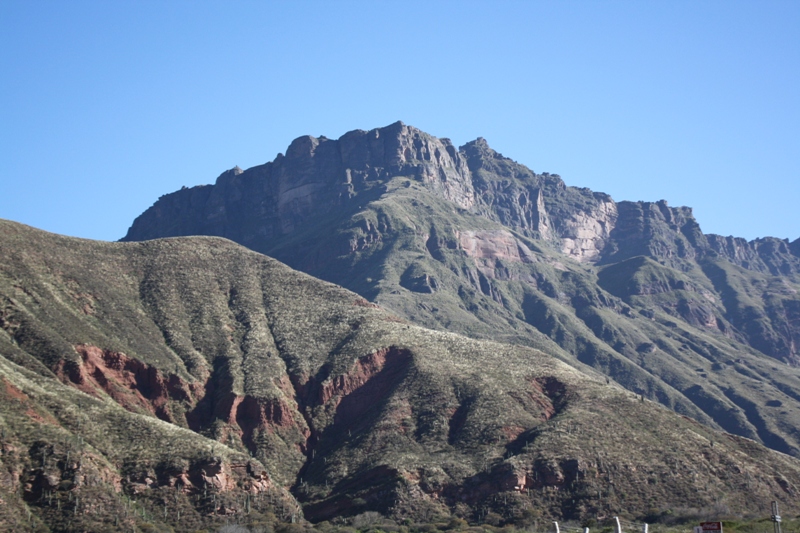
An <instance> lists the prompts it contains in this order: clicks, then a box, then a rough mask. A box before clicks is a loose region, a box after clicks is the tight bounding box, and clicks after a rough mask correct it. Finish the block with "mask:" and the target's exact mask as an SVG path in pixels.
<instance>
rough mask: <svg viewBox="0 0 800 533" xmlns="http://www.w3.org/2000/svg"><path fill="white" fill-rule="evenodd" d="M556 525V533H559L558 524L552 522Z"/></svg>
mask: <svg viewBox="0 0 800 533" xmlns="http://www.w3.org/2000/svg"><path fill="white" fill-rule="evenodd" d="M553 523H554V524H555V525H556V533H561V530H560V529H558V522H553Z"/></svg>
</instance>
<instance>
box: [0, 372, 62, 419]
mask: <svg viewBox="0 0 800 533" xmlns="http://www.w3.org/2000/svg"><path fill="white" fill-rule="evenodd" d="M3 384H4V385H5V395H6V396H7V397H9V398H13V399H14V400H19V402H20V403H21V404H23V405H24V404H26V403H28V401H29V400H30V398H29V397H28V395H27V394H25V393H24V392H22V391H21V390H19V389H18V388H17V387H16V386H14V384H13V383H11V382H10V381H8V380H7V379H6V378H3ZM24 414H25V416H27V417H28V418H30V419H31V420H34V421H35V422H39V423H40V424H52V425H54V426H58V425H60V424H59V423H58V420H56V419H55V418H53V417H52V416H51V415H49V414H45V415H44V416H43V415H41V414H39V413H38V412H37V411H36V410H35V409H34V408H33V407H31V406H27V407H26V409H25V412H24Z"/></svg>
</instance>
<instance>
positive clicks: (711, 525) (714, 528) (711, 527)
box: [700, 522, 722, 533]
mask: <svg viewBox="0 0 800 533" xmlns="http://www.w3.org/2000/svg"><path fill="white" fill-rule="evenodd" d="M700 527H701V528H703V533H705V532H706V531H708V532H713V533H722V522H700Z"/></svg>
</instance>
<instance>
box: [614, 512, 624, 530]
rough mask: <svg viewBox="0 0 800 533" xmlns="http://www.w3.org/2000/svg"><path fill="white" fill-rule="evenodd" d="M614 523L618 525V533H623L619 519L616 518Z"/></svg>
mask: <svg viewBox="0 0 800 533" xmlns="http://www.w3.org/2000/svg"><path fill="white" fill-rule="evenodd" d="M614 521H615V522H616V523H617V533H622V525H620V523H619V517H618V516H615V517H614Z"/></svg>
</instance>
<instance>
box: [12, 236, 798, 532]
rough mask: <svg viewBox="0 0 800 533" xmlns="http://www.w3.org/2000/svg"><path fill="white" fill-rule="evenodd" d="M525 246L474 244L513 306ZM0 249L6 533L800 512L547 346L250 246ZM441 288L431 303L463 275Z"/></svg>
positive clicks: (729, 441)
mask: <svg viewBox="0 0 800 533" xmlns="http://www.w3.org/2000/svg"><path fill="white" fill-rule="evenodd" d="M428 238H431V237H430V235H429V236H428ZM519 239H520V238H519V237H515V236H513V234H511V233H510V232H508V231H505V232H491V231H475V232H471V233H466V234H464V235H461V236H460V238H459V240H458V242H459V243H461V244H456V246H463V248H464V249H465V250H467V251H468V253H469V254H470V255H468V257H469V258H470V261H472V260H473V259H474V260H475V261H481V262H482V261H486V262H487V263H486V265H487V267H486V268H488V265H493V268H494V269H495V274H494V276H495V277H494V278H492V279H491V280H486V278H484V279H485V282H486V283H489V285H488V286H489V287H490V288H491V290H496V291H501V292H500V295H501V296H502V295H503V292H502V291H503V288H502V287H501V286H500V285H492V284H491V283H498V282H499V280H500V279H501V278H504V276H506V269H505V268H500V267H497V263H496V262H497V261H502V262H507V263H508V265H531V264H534V263H532V262H529V261H533V262H537V261H539V259H537V258H536V252H534V251H533V250H531V249H530V248H527V247H521V246H520V243H521V241H520V240H519ZM448 242H449V241H447V240H443V241H442V244H443V246H442V248H441V249H439V250H438V252H437V253H441V257H442V258H444V259H445V260H446V259H447V258H448V256H449V255H450V254H452V253H453V250H454V249H451V248H448V247H447V244H448ZM423 246H424V244H423ZM0 247H2V249H3V250H6V251H8V253H4V254H2V255H0V302H2V307H0V429H1V430H2V431H0V451H2V455H0V497H2V498H3V502H4V505H3V506H0V524H2V525H3V526H4V527H5V526H7V527H6V529H9V530H10V529H12V528H17V529H24V528H25V527H28V526H29V525H30V524H31V523H33V524H34V525H35V526H36V527H38V528H40V529H45V528H49V529H51V530H53V529H61V530H88V531H104V530H115V529H119V528H120V527H123V528H133V527H136V528H137V529H142V530H148V529H152V530H159V529H167V528H172V529H175V530H176V531H196V530H198V529H200V528H210V527H215V526H219V525H221V524H222V523H223V522H225V521H228V520H231V521H235V522H237V523H246V524H249V523H253V524H265V523H266V524H267V525H272V526H274V525H275V521H276V519H277V520H279V521H284V522H288V521H290V520H291V518H292V515H294V516H295V517H300V516H301V515H302V514H303V513H305V516H306V517H307V518H309V519H313V520H315V521H317V520H323V519H330V518H333V517H337V516H348V515H355V514H358V513H362V512H364V511H378V512H381V513H383V514H385V515H387V516H391V517H394V518H397V519H402V518H411V519H415V520H420V519H423V520H425V519H428V520H429V519H430V518H431V517H434V516H436V517H441V516H444V517H448V516H450V515H452V516H457V517H461V518H465V519H468V520H471V521H476V520H481V517H482V516H483V515H485V513H486V512H487V511H490V512H492V513H496V514H497V515H500V516H501V517H502V518H501V519H502V520H507V521H513V520H514V519H515V517H516V518H519V517H520V516H522V515H523V513H524V511H525V510H530V509H535V510H537V512H538V513H540V515H541V516H542V517H554V518H570V519H585V518H600V519H602V518H603V517H607V516H613V515H615V514H620V515H621V516H623V517H629V518H633V517H640V516H642V515H643V514H644V513H646V512H648V511H650V509H651V508H652V502H653V501H654V500H657V501H659V502H660V504H661V505H662V506H664V509H669V508H672V509H679V508H681V507H688V506H693V507H704V506H710V505H727V506H729V508H730V509H734V510H736V512H747V511H755V510H757V509H761V508H763V507H764V506H765V505H768V502H769V501H771V500H772V499H774V498H776V497H779V498H780V499H781V500H782V501H785V502H786V504H785V505H784V506H783V507H782V509H783V510H784V512H785V513H789V512H797V511H800V508H798V507H797V503H796V502H797V501H798V499H797V495H798V493H800V462H798V460H797V459H794V458H791V457H788V456H786V455H784V454H779V453H776V452H774V451H772V450H769V449H767V448H765V447H763V446H761V445H758V444H757V443H755V442H753V441H751V440H748V439H743V438H740V437H736V436H734V435H730V434H726V433H722V432H719V431H716V430H714V429H712V428H710V427H708V426H703V425H701V424H699V423H698V422H696V421H695V420H692V419H689V418H687V417H682V416H678V415H677V414H675V413H672V412H671V411H669V410H666V409H663V408H662V407H661V406H659V405H657V404H655V403H652V402H650V401H646V400H645V399H644V398H643V397H641V396H640V395H634V394H632V393H630V392H628V391H625V390H624V389H622V388H621V387H618V386H616V385H615V384H611V383H607V382H606V380H605V379H600V378H598V377H597V376H596V375H592V376H590V375H587V374H584V373H582V372H579V371H577V370H575V369H574V368H571V367H570V366H568V365H566V364H564V363H562V362H559V361H558V360H556V359H555V358H553V357H551V356H549V355H546V354H544V353H542V352H540V351H538V350H534V349H531V348H527V347H522V346H514V345H503V344H499V343H496V342H489V341H479V340H475V339H470V338H467V337H462V336H459V335H455V334H452V333H446V332H438V331H432V330H428V329H424V328H421V327H418V326H415V325H412V324H410V323H408V322H406V321H405V320H403V319H401V318H399V317H397V316H396V315H394V314H392V313H390V312H387V311H386V310H384V309H381V308H380V307H378V306H376V305H375V304H372V303H369V302H368V301H366V300H364V299H363V298H361V297H359V296H358V295H356V294H355V293H352V292H349V291H346V290H344V289H342V288H340V287H337V286H334V285H332V284H329V283H325V282H322V281H320V280H316V279H314V278H311V277H310V276H307V275H305V274H302V273H298V272H295V271H292V270H291V269H289V268H288V267H286V266H285V265H282V264H280V263H278V262H277V261H275V260H273V259H270V258H268V257H264V256H261V255H259V254H256V253H253V252H251V251H249V250H247V249H245V248H243V247H241V246H238V245H236V244H234V243H232V242H230V241H226V240H223V239H216V238H203V237H195V238H186V239H163V240H156V241H151V242H144V243H101V242H91V241H83V240H80V239H72V238H66V237H59V236H54V235H50V234H46V233H44V232H40V231H37V230H33V229H31V228H26V227H24V226H21V225H18V224H13V223H8V222H3V221H0ZM414 255H415V256H416V255H417V253H416V252H415V253H414ZM422 267H425V265H421V268H422ZM481 268H484V267H481ZM507 270H508V272H511V271H513V268H512V267H511V266H508V269H507ZM481 272H483V270H481ZM486 272H488V270H486ZM518 272H520V273H524V270H523V271H518ZM433 279H438V280H439V281H437V282H436V283H434V282H433V281H432V280H433ZM427 281H428V282H429V283H428V285H427V286H428V288H429V289H431V290H432V291H434V292H428V293H425V294H426V295H427V296H430V297H435V296H437V295H440V294H441V292H443V291H445V290H446V289H447V286H446V284H445V283H449V281H448V280H445V279H444V278H443V277H441V276H440V275H439V274H437V275H436V276H429V277H428V278H427ZM415 294H417V293H415ZM603 298H605V299H606V301H605V305H609V306H610V305H615V304H614V301H613V300H612V299H611V298H609V297H608V296H603ZM430 301H433V300H430ZM430 301H429V302H430ZM531 305H534V304H531ZM658 349H659V348H656V347H654V346H653V347H650V348H647V350H643V353H645V352H646V354H647V355H648V356H652V355H653V354H655V353H656V352H657V351H658ZM732 394H734V395H735V394H738V391H734V392H732ZM743 398H744V397H743ZM745 399H746V398H745ZM787 408H788V409H790V410H791V408H792V407H791V406H787ZM694 414H697V416H698V417H702V416H703V415H702V413H700V412H698V413H694ZM732 416H733V415H732ZM633 443H635V445H633ZM721 465H723V466H721ZM695 476H697V477H698V478H700V479H702V480H703V483H704V486H705V487H707V489H706V490H703V491H698V490H697V489H696V478H695ZM654 480H655V481H654ZM656 481H657V482H656ZM620 486H623V487H625V492H624V493H623V492H622V491H620V490H619V489H617V488H615V487H620ZM709 487H710V488H711V489H708V488H709ZM289 490H291V494H289V492H288V491H289ZM776 495H778V496H776ZM298 504H299V505H302V511H301V509H300V508H299V506H298ZM27 513H30V514H27ZM25 524H28V525H27V526H26V525H25ZM40 526H41V527H40Z"/></svg>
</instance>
